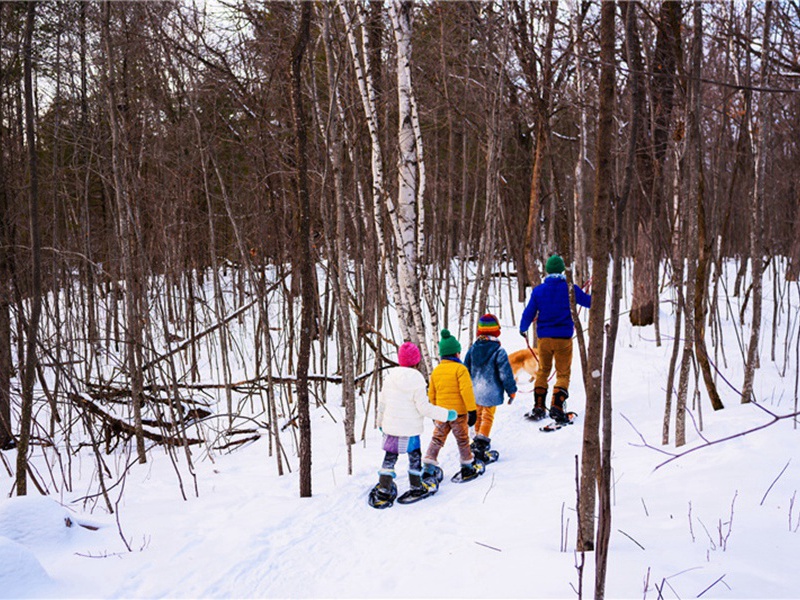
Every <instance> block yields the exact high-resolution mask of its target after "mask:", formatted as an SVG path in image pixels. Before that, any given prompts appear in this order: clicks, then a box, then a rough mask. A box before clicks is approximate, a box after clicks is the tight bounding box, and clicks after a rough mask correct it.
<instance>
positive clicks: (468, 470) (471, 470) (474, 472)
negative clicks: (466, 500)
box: [450, 458, 486, 483]
mask: <svg viewBox="0 0 800 600" xmlns="http://www.w3.org/2000/svg"><path fill="white" fill-rule="evenodd" d="M485 471H486V465H485V464H483V462H482V461H480V460H478V459H477V458H476V459H475V460H473V461H472V463H471V464H469V465H461V469H459V471H458V472H457V473H456V474H455V475H453V476H452V477H451V478H450V481H452V482H453V483H465V482H467V481H472V480H473V479H476V478H478V477H480V476H481V475H483V473H484V472H485Z"/></svg>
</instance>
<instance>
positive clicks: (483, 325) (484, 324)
mask: <svg viewBox="0 0 800 600" xmlns="http://www.w3.org/2000/svg"><path fill="white" fill-rule="evenodd" d="M478 335H493V336H495V337H497V336H498V335H500V321H498V320H497V317H495V316H494V315H493V314H490V313H486V314H485V315H483V316H482V317H481V318H480V319H478Z"/></svg>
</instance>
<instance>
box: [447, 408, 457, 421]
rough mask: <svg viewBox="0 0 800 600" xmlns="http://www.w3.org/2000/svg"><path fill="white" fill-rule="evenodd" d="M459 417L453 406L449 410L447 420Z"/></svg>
mask: <svg viewBox="0 0 800 600" xmlns="http://www.w3.org/2000/svg"><path fill="white" fill-rule="evenodd" d="M457 418H458V413H457V412H456V411H454V410H453V409H452V408H451V409H450V410H448V411H447V420H448V421H455V420H456V419H457Z"/></svg>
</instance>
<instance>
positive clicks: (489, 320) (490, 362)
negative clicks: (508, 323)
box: [464, 313, 517, 462]
mask: <svg viewBox="0 0 800 600" xmlns="http://www.w3.org/2000/svg"><path fill="white" fill-rule="evenodd" d="M499 336H500V321H499V320H498V319H497V317H495V316H494V315H492V314H489V313H487V314H485V315H483V316H482V317H481V318H480V319H478V337H477V339H476V340H475V342H474V343H473V344H472V346H470V348H469V350H467V355H466V356H465V357H464V366H465V367H467V369H468V370H469V376H470V377H471V378H472V389H473V391H474V392H475V406H476V409H477V418H476V420H475V438H474V440H473V443H472V452H473V453H474V454H475V455H476V456H477V457H478V458H480V459H481V460H482V461H483V462H487V461H488V458H487V454H486V453H487V452H488V451H489V450H490V449H491V441H492V440H491V437H490V434H491V432H492V424H493V423H494V414H495V410H496V409H497V407H498V406H500V405H501V404H503V400H504V393H505V394H508V403H509V404H511V402H512V401H513V400H514V396H515V395H516V393H517V382H516V380H515V379H514V372H513V371H512V370H511V364H510V363H509V362H508V354H507V353H506V351H505V350H504V349H503V348H502V347H501V346H500V340H499V339H497V338H498V337H499Z"/></svg>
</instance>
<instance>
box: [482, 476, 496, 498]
mask: <svg viewBox="0 0 800 600" xmlns="http://www.w3.org/2000/svg"><path fill="white" fill-rule="evenodd" d="M493 487H494V473H492V483H490V484H489V489H488V490H486V493H485V494H484V496H483V504H486V497H487V496H488V495H489V492H491V491H492V488H493Z"/></svg>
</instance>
